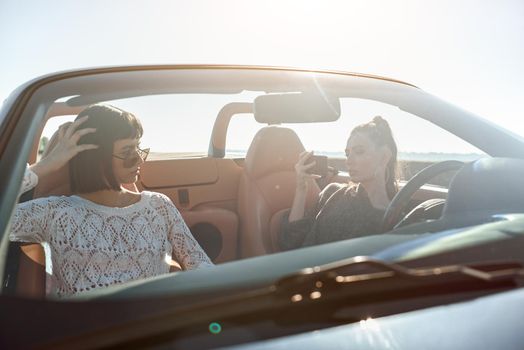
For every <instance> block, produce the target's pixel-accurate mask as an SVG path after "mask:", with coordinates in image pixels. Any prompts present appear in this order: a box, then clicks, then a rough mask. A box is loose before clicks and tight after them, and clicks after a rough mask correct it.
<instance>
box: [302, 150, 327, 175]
mask: <svg viewBox="0 0 524 350" xmlns="http://www.w3.org/2000/svg"><path fill="white" fill-rule="evenodd" d="M312 162H315V165H314V166H313V167H311V168H309V169H308V170H307V173H308V174H315V175H320V176H322V177H324V176H326V175H327V173H328V163H327V156H315V155H313V156H311V157H309V159H308V162H307V163H306V165H307V164H310V163H312Z"/></svg>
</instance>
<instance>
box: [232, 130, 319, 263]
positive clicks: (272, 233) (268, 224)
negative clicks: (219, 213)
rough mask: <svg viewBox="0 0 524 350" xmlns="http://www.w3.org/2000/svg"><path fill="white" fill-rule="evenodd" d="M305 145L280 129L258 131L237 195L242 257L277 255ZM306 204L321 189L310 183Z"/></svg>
mask: <svg viewBox="0 0 524 350" xmlns="http://www.w3.org/2000/svg"><path fill="white" fill-rule="evenodd" d="M303 151H304V146H303V145H302V142H301V141H300V139H299V138H298V136H297V135H296V133H295V132H294V131H293V130H291V129H289V128H284V127H280V126H268V127H264V128H262V129H261V130H259V131H258V133H257V134H256V135H255V137H254V138H253V141H252V143H251V145H250V147H249V149H248V151H247V154H246V158H245V162H244V169H243V173H242V175H241V180H240V184H239V195H238V213H239V217H240V239H241V242H240V249H241V256H242V257H249V256H256V255H261V254H267V253H270V252H275V251H278V250H279V248H278V244H277V241H278V239H277V238H278V233H279V226H280V220H281V218H282V215H283V214H284V213H285V212H286V211H287V210H288V209H289V208H290V207H291V204H292V202H293V197H294V194H295V187H296V175H295V168H294V167H295V164H296V162H297V161H298V157H299V155H300V153H301V152H303ZM310 181H311V184H310V186H309V188H310V191H309V193H308V199H307V202H308V204H309V205H311V203H312V202H314V201H315V200H316V198H317V197H318V193H319V192H320V189H319V188H318V185H317V184H316V182H315V181H314V180H310Z"/></svg>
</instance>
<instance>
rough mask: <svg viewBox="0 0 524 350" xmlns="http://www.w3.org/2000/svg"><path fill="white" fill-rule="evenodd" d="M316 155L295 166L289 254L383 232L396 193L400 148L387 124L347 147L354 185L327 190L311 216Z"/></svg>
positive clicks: (284, 240) (284, 231) (360, 133)
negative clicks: (311, 170)
mask: <svg viewBox="0 0 524 350" xmlns="http://www.w3.org/2000/svg"><path fill="white" fill-rule="evenodd" d="M311 154H312V152H303V153H302V154H301V155H300V158H299V161H298V162H297V164H296V165H295V172H296V177H297V187H296V190H295V197H294V199H293V204H292V207H291V211H290V212H289V214H288V215H285V216H284V217H283V221H282V224H281V228H280V236H279V243H280V247H281V248H282V249H284V250H286V249H294V248H299V247H304V246H310V245H315V244H322V243H328V242H334V241H339V240H344V239H350V238H355V237H361V236H366V235H373V234H377V233H380V232H381V224H382V218H383V216H384V212H385V209H386V208H387V206H388V204H389V202H390V201H391V199H392V198H393V196H395V194H396V193H397V178H396V168H397V145H396V143H395V140H394V138H393V135H392V132H391V129H390V127H389V124H388V122H387V121H386V120H385V119H383V118H382V117H378V116H377V117H375V118H373V120H371V121H370V122H368V123H365V124H361V125H359V126H357V127H355V128H354V129H353V130H352V131H351V134H350V135H349V139H348V141H347V144H346V163H347V165H348V169H349V177H350V178H349V180H350V182H349V184H337V183H332V184H330V185H328V186H327V187H326V188H325V189H324V190H323V191H322V192H321V193H320V196H319V198H318V200H317V203H316V206H315V207H314V208H312V210H310V211H309V212H306V210H305V207H306V194H307V191H308V182H310V181H311V180H310V178H311V177H314V176H315V175H309V174H308V173H307V170H308V169H309V168H311V167H313V166H314V164H313V163H308V159H309V157H310V156H311Z"/></svg>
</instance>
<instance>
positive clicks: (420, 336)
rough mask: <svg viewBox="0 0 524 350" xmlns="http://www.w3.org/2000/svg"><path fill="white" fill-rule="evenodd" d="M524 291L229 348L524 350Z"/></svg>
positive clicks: (259, 349) (252, 349)
mask: <svg viewBox="0 0 524 350" xmlns="http://www.w3.org/2000/svg"><path fill="white" fill-rule="evenodd" d="M523 318H524V289H523V288H520V289H518V290H515V291H510V292H504V293H499V294H495V295H491V296H487V297H482V298H478V299H474V300H472V301H468V302H462V303H457V304H452V305H445V306H439V307H433V308H428V309H423V310H418V311H413V312H407V313H403V314H398V315H393V316H387V317H382V318H378V319H368V320H362V321H360V322H359V323H354V324H351V325H345V326H339V327H334V328H329V329H324V330H318V331H313V332H308V333H303V334H299V335H293V336H288V337H283V338H279V339H275V340H267V341H261V342H256V343H251V344H248V345H243V346H234V347H230V348H228V349H243V350H263V349H271V350H276V349H301V350H304V349H392V350H394V349H403V350H410V349H413V350H418V349H472V350H473V349H475V350H476V349H523V348H524V332H522V319H523Z"/></svg>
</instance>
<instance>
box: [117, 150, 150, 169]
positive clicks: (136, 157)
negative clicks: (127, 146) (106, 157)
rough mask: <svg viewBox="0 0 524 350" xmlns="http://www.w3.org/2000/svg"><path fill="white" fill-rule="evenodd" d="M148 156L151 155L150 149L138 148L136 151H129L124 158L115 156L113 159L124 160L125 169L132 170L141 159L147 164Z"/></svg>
mask: <svg viewBox="0 0 524 350" xmlns="http://www.w3.org/2000/svg"><path fill="white" fill-rule="evenodd" d="M148 155H149V148H146V149H140V148H137V149H136V150H135V151H129V152H127V153H126V154H125V155H123V156H118V155H116V154H113V157H115V158H118V159H122V160H123V161H124V163H123V165H124V167H125V168H132V167H134V166H135V165H136V164H137V163H138V162H139V161H140V159H142V161H144V162H145V161H146V159H147V156H148Z"/></svg>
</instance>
